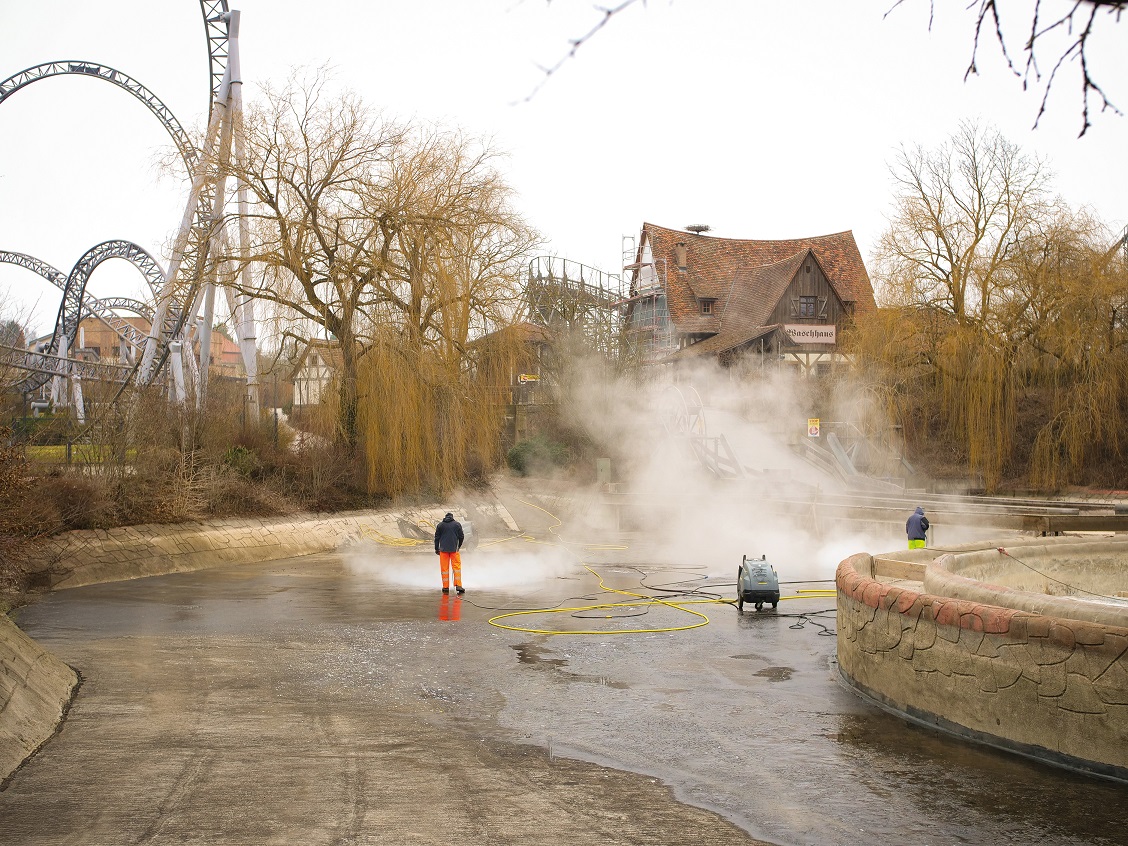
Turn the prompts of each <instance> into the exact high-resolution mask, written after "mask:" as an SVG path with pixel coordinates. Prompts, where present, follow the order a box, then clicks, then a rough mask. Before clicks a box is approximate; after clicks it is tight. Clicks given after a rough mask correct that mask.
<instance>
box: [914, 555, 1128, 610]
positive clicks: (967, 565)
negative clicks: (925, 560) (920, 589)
mask: <svg viewBox="0 0 1128 846" xmlns="http://www.w3.org/2000/svg"><path fill="white" fill-rule="evenodd" d="M924 589H925V591H926V592H927V593H931V594H935V595H937V596H948V597H952V598H955V599H966V600H968V601H970V602H980V603H987V604H992V605H1002V606H1004V607H1006V608H1014V609H1017V610H1019V611H1031V612H1033V613H1036V614H1045V615H1047V616H1050V617H1065V618H1067V619H1071V620H1087V621H1089V622H1092V623H1101V624H1103V625H1110V626H1122V627H1123V626H1128V599H1125V600H1123V601H1117V600H1114V599H1106V598H1105V597H1112V596H1115V595H1116V594H1117V593H1128V538H1122V539H1119V540H1113V539H1103V540H1098V541H1087V540H1083V539H1078V538H1042V539H1038V540H1035V541H1031V540H1024V541H1017V542H1015V543H1012V544H1008V545H1007V546H1005V547H1002V546H1000V547H990V548H988V549H982V548H980V549H968V550H960V551H958V552H953V553H949V554H945V555H941V556H939V557H938V558H936V559H935V560H934V561H933V562H932V566H930V567H928V568H927V569H926V573H925V576H924Z"/></svg>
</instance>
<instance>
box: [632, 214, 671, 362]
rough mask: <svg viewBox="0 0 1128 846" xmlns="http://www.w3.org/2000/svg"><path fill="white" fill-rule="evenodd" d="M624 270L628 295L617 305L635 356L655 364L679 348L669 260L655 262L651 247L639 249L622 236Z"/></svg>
mask: <svg viewBox="0 0 1128 846" xmlns="http://www.w3.org/2000/svg"><path fill="white" fill-rule="evenodd" d="M623 270H624V272H629V273H630V279H631V282H630V288H629V296H628V297H626V298H625V299H623V300H622V301H620V302H619V303H618V304H617V305H618V307H619V309H620V312H621V314H622V321H623V324H624V331H625V333H626V337H627V339H628V344H629V346H630V347H631V350H632V352H633V354H634V355H635V356H636V357H637V359H638V361H639V362H640V363H642V364H654V363H655V362H657V361H658V360H660V359H662V358H665V357H666V356H667V355H669V354H670V353H672V352H675V351H676V350H677V349H678V338H677V331H676V329H675V327H674V324H673V321H672V320H670V312H669V309H668V307H667V304H666V260H665V259H664V258H662V259H657V260H656V259H655V258H654V254H653V252H652V251H651V249H650V244H649V243H646V242H643V244H642V245H641V247H638V246H636V242H635V239H634V237H633V236H630V235H628V236H624V237H623Z"/></svg>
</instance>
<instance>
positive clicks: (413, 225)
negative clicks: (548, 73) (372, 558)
mask: <svg viewBox="0 0 1128 846" xmlns="http://www.w3.org/2000/svg"><path fill="white" fill-rule="evenodd" d="M389 176H390V184H389V185H388V188H387V196H388V198H389V202H388V204H387V206H386V208H388V209H389V211H390V213H389V214H388V216H387V219H388V221H389V223H388V226H387V229H386V232H385V235H386V237H385V239H384V240H383V241H382V244H383V246H384V252H383V254H382V257H381V260H382V263H383V264H384V266H385V273H384V274H382V275H381V277H380V280H379V281H378V282H377V285H376V289H377V292H378V295H379V299H380V306H379V308H378V309H377V313H376V319H375V321H374V322H375V324H376V326H377V331H376V334H375V338H374V343H373V345H372V346H371V348H370V349H369V350H368V351H367V352H366V354H365V355H364V356H363V359H362V361H361V370H360V397H361V405H360V408H361V418H360V419H361V432H362V434H363V438H364V443H365V449H366V454H367V456H368V479H369V486H370V487H371V488H372V489H373V490H377V491H380V492H382V493H387V494H397V493H402V492H404V491H410V490H419V489H421V488H430V489H432V490H440V491H441V490H449V489H450V488H451V487H452V486H453V485H454V484H456V483H457V482H458V481H459V480H461V479H465V478H467V477H468V476H476V475H478V474H479V473H480V472H481V470H482V469H484V468H489V467H492V466H493V465H494V464H495V462H496V461H497V459H498V455H499V450H500V445H501V441H500V432H501V424H502V420H503V416H504V411H505V406H506V405H507V403H508V398H507V396H505V391H506V389H507V386H508V385H509V384H510V379H511V377H512V375H513V374H514V373H515V372H517V369H518V368H519V367H520V364H521V363H522V359H523V357H524V356H526V355H527V354H528V349H527V347H528V345H527V339H526V338H525V337H523V336H522V334H521V333H520V332H518V331H514V330H513V324H514V322H515V320H516V318H517V317H518V315H519V312H520V303H521V284H520V283H521V273H522V269H523V267H524V264H525V261H526V259H527V257H528V255H529V253H530V251H531V250H532V249H533V247H535V246H536V245H537V243H538V241H539V237H538V235H537V233H536V232H534V231H533V230H532V228H531V227H529V225H528V224H527V223H526V222H525V221H524V220H523V219H522V217H521V216H520V215H519V214H518V213H517V212H516V211H515V210H514V208H513V199H514V198H513V192H512V190H511V189H510V188H509V186H508V185H507V184H506V183H505V181H504V179H502V177H501V175H500V173H499V172H498V170H497V168H496V158H495V156H494V155H493V154H492V153H491V152H490V151H489V150H488V149H485V148H482V147H480V146H478V145H476V144H468V143H467V142H466V140H465V139H464V138H463V137H462V136H460V135H458V134H457V133H442V132H434V131H431V132H429V133H425V134H420V135H419V136H418V139H417V143H416V144H415V145H414V146H413V148H412V152H411V155H408V156H405V157H403V158H402V159H397V161H396V162H395V163H394V165H393V167H392V168H391V170H390V174H389Z"/></svg>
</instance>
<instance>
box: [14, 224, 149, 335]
mask: <svg viewBox="0 0 1128 846" xmlns="http://www.w3.org/2000/svg"><path fill="white" fill-rule="evenodd" d="M109 243H116V244H123V245H129V246H130V247H132V248H133V249H128V248H121V249H119V250H118V251H117V252H116V253H115V254H114V255H105V256H104V257H103V259H102V261H104V260H105V259H107V258H123V259H125V260H126V261H128V262H129V263H130V264H132V265H133V266H134V267H136V268H137V269H138V270H139V271H141V273H142V274H143V275H144V277H145V279H146V281H147V282H148V283H149V287H150V289H151V290H153V292H154V294H155V293H156V291H158V290H159V285H160V283H161V282H162V281H163V280H164V271H163V270H161V267H160V265H159V264H157V261H156V259H154V258H153V257H152V256H150V255H149V254H148V253H147V252H145V250H143V249H141V247H138V246H137V245H136V244H129V242H128V241H121V242H109ZM99 246H102V245H99ZM94 249H95V250H97V249H98V247H95V248H94ZM0 262H2V263H5V264H14V265H16V266H18V267H23V268H26V269H27V270H30V271H32V272H34V273H37V274H39V275H40V276H42V277H43V278H44V279H46V280H47V281H48V282H50V283H51V284H53V285H55V286H56V287H58V288H61V289H62V290H63V301H64V302H66V301H67V290H68V288H69V287H73V286H74V285H76V284H78V282H77V276H76V274H75V271H74V270H72V271H71V275H70V276H69V277H68V276H67V275H66V274H64V273H63V272H62V271H60V270H58V269H56V268H54V267H52V266H51V265H49V264H47V262H45V261H41V260H39V259H37V258H35V257H34V256H29V255H24V254H23V253H11V252H7V251H3V250H0ZM100 263H101V262H99V264H100ZM81 266H83V262H82V261H81V260H80V261H79V264H78V265H76V266H75V269H76V270H77V269H78V268H79V267H81ZM95 266H97V265H95ZM90 270H91V271H92V270H93V267H91V268H90ZM118 311H131V312H133V313H134V314H137V315H140V316H141V317H144V318H145V319H146V320H147V321H149V322H150V323H151V322H152V320H153V309H152V307H150V306H149V305H148V304H146V303H143V302H140V301H139V300H134V299H131V298H130V297H110V298H105V299H99V298H97V297H92V296H90V295H89V294H87V295H85V296H84V297H83V298H82V314H81V315H80V317H79V320H80V321H81V320H82V319H83V318H85V317H88V316H89V317H96V318H98V319H99V320H101V321H102V322H103V323H105V324H106V325H107V326H109V327H110V328H111V329H113V330H114V332H115V333H116V334H117V336H118V337H119V338H121V339H122V340H123V341H125V342H126V343H128V344H131V345H132V346H134V347H137V348H141V347H143V346H144V345H145V337H146V336H145V333H144V332H142V331H141V330H140V329H138V328H137V327H136V326H134V325H133V324H132V323H130V322H129V321H127V320H124V319H123V318H121V317H120V316H118V314H117V312H118ZM55 347H56V349H57V348H58V344H55Z"/></svg>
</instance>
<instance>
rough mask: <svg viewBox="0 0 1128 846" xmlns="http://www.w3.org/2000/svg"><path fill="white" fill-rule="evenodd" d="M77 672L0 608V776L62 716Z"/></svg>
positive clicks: (30, 750)
mask: <svg viewBox="0 0 1128 846" xmlns="http://www.w3.org/2000/svg"><path fill="white" fill-rule="evenodd" d="M77 684H78V675H77V674H76V673H75V671H74V670H72V669H71V668H70V667H68V666H67V665H66V664H64V663H63V662H62V661H60V660H59V659H58V658H56V657H55V656H54V655H52V654H51V653H50V652H48V651H47V650H46V649H44V648H43V647H41V646H40V645H39V644H37V643H36V642H35V641H34V640H32V639H31V638H30V637H28V636H27V635H25V634H24V633H23V632H22V631H20V630H19V628H18V627H17V626H16V625H15V624H14V623H13V622H12V621H11V620H9V619H8V617H7V615H4V614H0V782H2V781H3V780H4V779H7V777H8V776H9V775H11V774H12V772H13V771H14V770H15V769H16V768H17V767H18V766H19V765H20V764H21V763H23V761H24V760H25V759H26V758H27V757H28V756H29V755H31V754H32V753H33V752H35V750H36V749H38V748H39V747H40V746H41V745H42V744H43V743H44V742H46V741H47V740H48V739H49V738H50V737H51V735H52V734H54V733H55V727H56V726H57V725H58V724H59V720H60V719H62V716H63V713H64V712H65V710H66V707H67V704H68V703H69V702H70V698H71V693H72V691H73V690H74V688H75V685H77Z"/></svg>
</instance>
